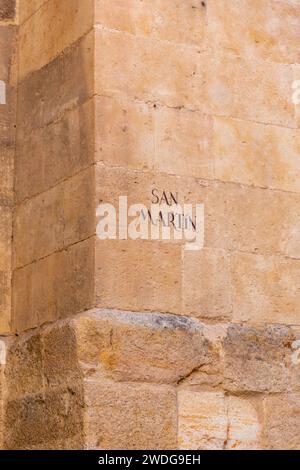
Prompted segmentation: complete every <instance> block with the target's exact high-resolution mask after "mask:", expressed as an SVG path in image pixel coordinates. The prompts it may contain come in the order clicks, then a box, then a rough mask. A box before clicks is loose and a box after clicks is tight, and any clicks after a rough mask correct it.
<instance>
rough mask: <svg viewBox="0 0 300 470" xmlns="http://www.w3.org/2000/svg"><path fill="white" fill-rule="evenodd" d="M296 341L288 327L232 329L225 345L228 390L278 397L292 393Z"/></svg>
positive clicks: (230, 328) (229, 330)
mask: <svg viewBox="0 0 300 470" xmlns="http://www.w3.org/2000/svg"><path fill="white" fill-rule="evenodd" d="M293 339H294V334H293V332H292V331H291V329H290V328H288V327H286V326H268V327H264V328H260V329H257V328H254V327H246V326H241V325H230V326H229V328H228V330H227V336H226V338H225V340H224V345H223V347H224V361H225V365H224V378H225V388H226V389H227V390H229V391H232V392H274V393H275V392H276V393H277V392H282V391H284V390H286V389H288V387H289V369H288V365H289V364H290V362H291V354H292V349H291V343H292V342H293Z"/></svg>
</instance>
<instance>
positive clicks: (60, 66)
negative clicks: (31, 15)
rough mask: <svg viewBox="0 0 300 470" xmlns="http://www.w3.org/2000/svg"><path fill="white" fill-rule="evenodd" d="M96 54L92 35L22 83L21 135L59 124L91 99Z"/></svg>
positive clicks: (19, 111)
mask: <svg viewBox="0 0 300 470" xmlns="http://www.w3.org/2000/svg"><path fill="white" fill-rule="evenodd" d="M50 3H53V2H50ZM70 6H71V4H70ZM69 19H70V18H69ZM54 43H56V41H54ZM93 51H94V33H93V32H90V33H89V34H87V35H86V36H84V37H83V38H81V39H78V41H76V42H75V43H74V44H73V45H72V46H71V47H70V48H68V49H66V50H65V51H64V53H63V54H60V55H59V56H58V57H56V58H55V59H54V60H52V61H51V62H50V63H48V64H47V65H45V66H44V67H43V68H41V69H40V70H37V71H35V72H34V73H32V74H30V75H29V76H27V77H26V79H24V80H21V81H20V83H19V101H18V130H19V131H20V132H21V136H23V134H22V132H23V133H24V134H27V133H30V132H31V130H32V129H33V128H42V127H44V126H46V125H49V124H51V123H53V122H54V121H59V120H60V118H61V117H62V116H63V115H64V113H65V112H66V111H68V110H71V109H74V108H76V106H78V105H80V104H83V103H84V102H85V101H87V100H88V98H90V97H91V95H92V94H93V91H94V79H93V69H94V59H93V57H94V56H93ZM29 110H30V112H28V111H29Z"/></svg>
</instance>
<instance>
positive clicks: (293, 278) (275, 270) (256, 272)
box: [231, 253, 300, 325]
mask: <svg viewBox="0 0 300 470" xmlns="http://www.w3.org/2000/svg"><path fill="white" fill-rule="evenodd" d="M231 265H232V282H233V309H234V314H233V317H234V319H235V321H242V322H246V321H248V322H255V323H264V322H267V323H283V324H295V325H298V324H299V309H298V305H299V290H298V281H297V279H298V278H299V273H300V261H299V260H296V259H289V258H284V257H279V256H262V255H252V254H246V253H244V254H243V253H237V254H234V255H232V260H231Z"/></svg>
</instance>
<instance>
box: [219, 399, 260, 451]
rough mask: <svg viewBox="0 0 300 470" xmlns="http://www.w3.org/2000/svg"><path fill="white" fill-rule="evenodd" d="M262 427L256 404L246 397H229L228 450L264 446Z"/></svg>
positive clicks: (252, 448) (253, 448) (251, 448)
mask: <svg viewBox="0 0 300 470" xmlns="http://www.w3.org/2000/svg"><path fill="white" fill-rule="evenodd" d="M261 434H262V427H261V424H260V420H259V413H258V410H257V406H256V404H255V403H254V402H253V401H251V400H247V399H244V398H238V397H229V398H228V439H227V444H226V449H228V450H259V449H261V448H262V441H261Z"/></svg>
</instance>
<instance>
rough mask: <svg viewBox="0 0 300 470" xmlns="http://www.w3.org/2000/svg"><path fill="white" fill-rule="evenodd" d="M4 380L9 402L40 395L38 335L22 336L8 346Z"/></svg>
mask: <svg viewBox="0 0 300 470" xmlns="http://www.w3.org/2000/svg"><path fill="white" fill-rule="evenodd" d="M5 379H6V387H7V388H6V392H7V394H8V397H9V399H10V400H16V399H21V398H24V397H25V396H29V395H32V394H35V393H42V391H43V387H44V374H43V358H42V342H41V336H40V334H38V333H37V334H36V333H33V334H29V335H25V336H22V337H21V338H20V339H17V340H14V341H12V342H11V344H10V345H8V350H7V355H6V367H5Z"/></svg>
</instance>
